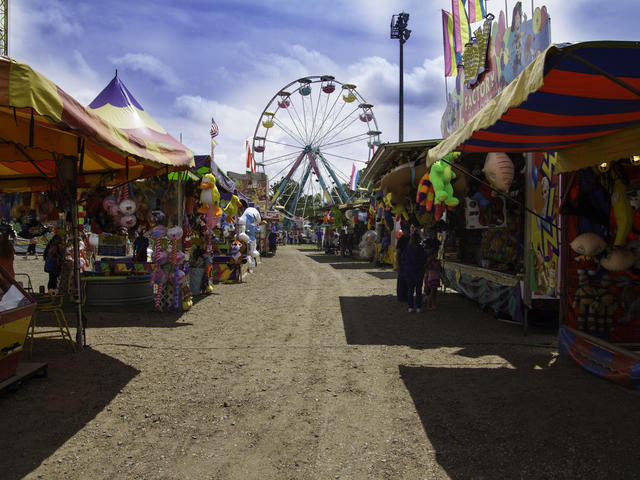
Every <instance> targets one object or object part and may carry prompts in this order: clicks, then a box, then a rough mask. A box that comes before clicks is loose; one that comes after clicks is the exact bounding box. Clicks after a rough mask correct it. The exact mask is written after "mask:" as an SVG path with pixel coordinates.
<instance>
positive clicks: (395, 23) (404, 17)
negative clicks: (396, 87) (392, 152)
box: [391, 12, 411, 142]
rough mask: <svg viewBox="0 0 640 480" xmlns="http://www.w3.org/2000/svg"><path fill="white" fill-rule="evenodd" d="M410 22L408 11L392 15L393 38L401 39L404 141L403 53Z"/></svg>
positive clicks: (400, 130) (400, 111)
mask: <svg viewBox="0 0 640 480" xmlns="http://www.w3.org/2000/svg"><path fill="white" fill-rule="evenodd" d="M408 23H409V14H408V13H404V12H402V13H398V14H397V15H393V16H392V17H391V38H397V39H399V40H400V95H399V99H398V103H399V105H398V114H399V125H398V141H399V142H402V137H403V133H404V125H403V124H404V72H403V55H402V46H403V45H404V43H405V42H406V41H407V40H409V36H410V35H411V30H409V29H407V24H408Z"/></svg>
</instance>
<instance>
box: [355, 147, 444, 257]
mask: <svg viewBox="0 0 640 480" xmlns="http://www.w3.org/2000/svg"><path fill="white" fill-rule="evenodd" d="M439 142H440V140H437V139H436V140H418V141H411V142H400V143H383V144H381V145H380V146H379V148H378V149H377V150H376V152H375V153H374V155H373V157H372V159H371V161H370V162H369V163H368V164H367V167H366V168H365V169H364V170H363V171H362V174H361V175H360V179H359V182H358V185H359V186H360V188H363V189H367V190H369V191H370V192H372V193H371V195H370V198H369V204H368V207H366V213H367V223H366V231H365V232H364V233H363V234H362V236H361V238H360V241H359V242H358V249H359V251H360V256H361V258H365V259H369V260H371V261H374V262H376V263H378V264H384V265H390V266H391V265H393V264H394V261H395V260H394V259H395V244H396V241H397V238H398V236H399V229H400V221H399V219H400V218H402V217H403V216H404V217H405V218H409V216H410V215H413V207H414V205H415V203H416V202H415V194H416V191H415V189H416V187H417V182H418V181H419V180H420V178H421V177H422V176H423V175H424V173H426V168H425V166H424V160H425V157H426V152H427V151H428V150H429V148H432V147H434V146H435V145H437V144H438V143H439ZM412 218H413V220H414V224H418V223H419V222H418V220H417V219H416V218H415V217H412Z"/></svg>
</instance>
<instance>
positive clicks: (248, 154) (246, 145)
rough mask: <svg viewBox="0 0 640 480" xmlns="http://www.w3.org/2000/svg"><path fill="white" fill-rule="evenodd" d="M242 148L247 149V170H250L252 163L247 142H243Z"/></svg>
mask: <svg viewBox="0 0 640 480" xmlns="http://www.w3.org/2000/svg"><path fill="white" fill-rule="evenodd" d="M244 147H245V148H246V149H247V170H251V166H252V165H253V162H252V161H251V147H250V146H249V140H245V141H244Z"/></svg>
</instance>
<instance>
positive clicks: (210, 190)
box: [198, 173, 222, 216]
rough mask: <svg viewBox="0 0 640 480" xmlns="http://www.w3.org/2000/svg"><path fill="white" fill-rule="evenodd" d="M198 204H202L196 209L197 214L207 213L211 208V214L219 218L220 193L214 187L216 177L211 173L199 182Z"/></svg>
mask: <svg viewBox="0 0 640 480" xmlns="http://www.w3.org/2000/svg"><path fill="white" fill-rule="evenodd" d="M198 188H200V190H201V192H200V203H201V204H202V205H201V206H200V208H199V209H198V212H199V213H207V212H208V211H209V209H210V208H211V207H213V209H214V210H213V214H214V215H215V216H220V215H221V213H222V211H221V209H220V191H219V190H218V187H217V186H216V177H215V176H213V174H211V173H207V174H206V175H205V176H204V177H202V180H201V181H200V185H199V186H198Z"/></svg>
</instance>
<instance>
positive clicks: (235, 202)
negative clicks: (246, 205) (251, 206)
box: [223, 195, 242, 222]
mask: <svg viewBox="0 0 640 480" xmlns="http://www.w3.org/2000/svg"><path fill="white" fill-rule="evenodd" d="M241 205H242V203H240V199H239V198H238V196H237V195H232V196H231V200H229V203H228V204H227V206H226V207H224V209H223V211H224V214H225V215H226V216H227V222H232V221H233V217H235V216H236V215H238V207H240V206H241Z"/></svg>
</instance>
